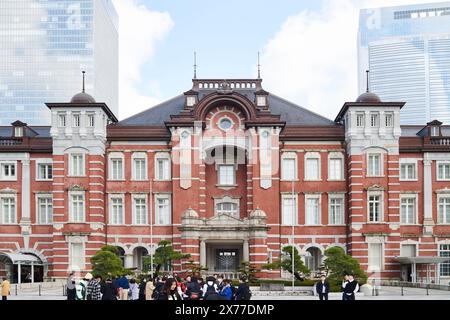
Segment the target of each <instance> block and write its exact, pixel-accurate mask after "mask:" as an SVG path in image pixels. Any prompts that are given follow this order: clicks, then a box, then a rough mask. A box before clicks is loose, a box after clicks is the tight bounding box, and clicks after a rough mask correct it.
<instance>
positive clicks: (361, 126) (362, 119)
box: [355, 112, 365, 128]
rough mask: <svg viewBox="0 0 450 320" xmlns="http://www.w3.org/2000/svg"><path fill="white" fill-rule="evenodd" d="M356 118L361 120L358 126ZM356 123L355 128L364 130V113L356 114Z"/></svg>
mask: <svg viewBox="0 0 450 320" xmlns="http://www.w3.org/2000/svg"><path fill="white" fill-rule="evenodd" d="M358 118H361V125H359V120H358ZM355 121H356V128H364V127H365V113H364V112H357V113H356V116H355Z"/></svg>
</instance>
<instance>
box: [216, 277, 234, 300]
mask: <svg viewBox="0 0 450 320" xmlns="http://www.w3.org/2000/svg"><path fill="white" fill-rule="evenodd" d="M219 295H221V296H222V297H225V300H232V298H233V290H231V280H228V279H225V280H223V285H222V290H220V293H219Z"/></svg>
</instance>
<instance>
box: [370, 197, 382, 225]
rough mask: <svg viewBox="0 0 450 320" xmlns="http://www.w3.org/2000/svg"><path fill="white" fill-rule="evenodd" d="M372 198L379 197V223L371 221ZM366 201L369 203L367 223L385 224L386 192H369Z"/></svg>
mask: <svg viewBox="0 0 450 320" xmlns="http://www.w3.org/2000/svg"><path fill="white" fill-rule="evenodd" d="M370 197H379V203H380V206H379V208H380V211H379V213H378V215H379V219H378V220H377V221H371V220H370ZM366 201H367V223H371V224H377V223H384V192H382V191H368V192H367V200H366Z"/></svg>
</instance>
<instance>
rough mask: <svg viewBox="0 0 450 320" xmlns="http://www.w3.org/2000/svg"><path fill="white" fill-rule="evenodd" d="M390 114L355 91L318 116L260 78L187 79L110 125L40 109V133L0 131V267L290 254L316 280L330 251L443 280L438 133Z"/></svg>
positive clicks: (63, 268)
mask: <svg viewBox="0 0 450 320" xmlns="http://www.w3.org/2000/svg"><path fill="white" fill-rule="evenodd" d="M403 105H404V103H402V102H383V101H381V100H380V99H379V98H378V96H376V95H375V94H373V93H364V94H362V95H361V96H360V97H359V98H358V99H357V102H347V103H345V104H344V106H343V107H342V109H341V111H340V112H339V114H338V115H337V117H336V119H335V120H334V121H331V120H328V119H326V118H323V117H321V116H319V115H317V114H315V113H313V112H311V111H308V110H306V109H304V108H302V107H300V106H297V105H295V104H292V103H290V102H288V101H286V100H284V99H282V98H280V97H278V96H276V95H274V94H271V93H269V92H267V91H265V90H264V89H263V88H262V80H261V79H250V80H246V79H234V80H200V79H194V80H193V87H192V89H190V90H189V91H187V92H185V93H184V94H181V95H179V96H177V97H175V98H173V99H171V100H169V101H167V102H164V103H162V104H160V105H158V106H156V107H153V108H151V109H148V110H146V111H144V112H142V113H139V114H137V115H135V116H133V117H131V118H128V119H126V120H123V121H120V122H117V119H116V118H115V116H114V114H113V113H112V112H111V111H110V109H109V108H108V107H107V105H106V104H104V103H97V102H95V100H94V99H93V98H92V97H91V96H89V95H87V94H86V93H84V92H82V93H80V94H78V95H76V96H74V97H73V98H72V100H71V102H70V103H48V104H47V106H48V107H49V109H50V110H51V115H52V122H51V126H50V127H33V126H27V125H26V124H25V123H23V122H20V121H16V122H14V123H12V125H11V126H8V127H0V136H1V138H0V170H1V171H0V217H1V221H0V223H1V227H0V272H1V273H3V274H7V275H8V276H9V277H11V278H12V279H13V281H19V277H18V276H19V274H20V275H21V278H22V277H23V275H24V274H25V275H26V274H27V272H31V271H30V270H31V268H33V272H32V273H33V275H34V277H35V279H48V278H63V277H66V275H67V272H68V271H70V270H82V271H83V272H86V271H89V270H90V268H91V266H90V258H91V257H92V256H93V255H94V254H95V252H96V251H98V250H99V249H100V248H101V247H102V246H104V245H105V244H108V245H113V246H117V247H118V248H119V250H120V253H121V254H120V255H121V257H122V258H123V262H124V265H125V267H127V268H137V269H141V268H142V259H143V257H144V256H145V255H147V254H149V253H151V252H154V250H155V249H156V247H157V244H158V243H159V242H160V241H161V240H170V241H171V242H172V243H173V245H174V247H175V249H176V250H180V251H182V252H183V253H189V254H191V259H192V260H193V261H195V262H196V263H198V264H200V265H202V266H205V267H207V268H208V271H207V272H222V273H226V274H229V275H230V276H233V274H235V273H236V270H237V268H238V267H239V265H240V263H241V262H243V261H249V262H251V263H252V264H254V265H256V266H259V267H261V266H263V265H264V264H266V263H268V262H271V261H274V260H275V259H278V258H279V257H280V254H281V250H282V248H283V247H284V246H286V245H289V244H292V243H294V244H295V246H296V247H297V248H298V250H299V252H300V253H301V255H302V259H304V261H305V264H306V266H307V267H308V268H309V269H310V270H311V271H312V272H313V274H314V273H315V272H318V270H319V269H320V266H321V264H322V262H323V259H324V253H325V250H326V249H328V248H330V247H333V246H338V247H341V248H343V249H344V250H345V251H346V252H347V253H349V254H351V255H352V256H353V257H355V258H356V259H358V260H359V261H360V263H361V265H362V266H363V268H364V269H365V270H366V271H367V272H368V274H369V276H370V277H371V278H377V279H379V278H381V279H403V280H410V281H419V280H424V279H428V280H429V281H431V279H433V280H434V281H446V280H448V279H449V278H450V264H448V263H441V264H440V265H438V264H437V263H439V262H444V261H443V259H445V258H442V257H449V256H450V127H449V126H444V125H442V123H441V122H439V121H433V122H430V123H428V124H426V125H425V124H424V125H421V126H401V125H400V113H401V109H402V107H403ZM191 259H189V260H191ZM187 263H188V261H186V260H182V261H176V262H175V264H174V268H175V270H177V271H178V272H182V271H184V270H186V264H187ZM259 276H260V277H264V278H280V277H284V276H286V275H285V274H284V273H283V272H281V271H279V270H278V271H277V270H264V269H263V270H261V272H260V274H259ZM22 279H23V278H22Z"/></svg>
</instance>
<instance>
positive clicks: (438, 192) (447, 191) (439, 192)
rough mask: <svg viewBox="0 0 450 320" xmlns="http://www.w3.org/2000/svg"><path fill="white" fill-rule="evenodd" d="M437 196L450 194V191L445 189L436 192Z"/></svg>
mask: <svg viewBox="0 0 450 320" xmlns="http://www.w3.org/2000/svg"><path fill="white" fill-rule="evenodd" d="M435 192H436V193H437V194H450V189H449V188H447V187H445V188H444V189H440V190H436V191H435Z"/></svg>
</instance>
